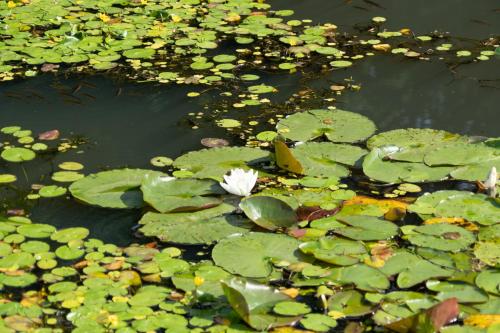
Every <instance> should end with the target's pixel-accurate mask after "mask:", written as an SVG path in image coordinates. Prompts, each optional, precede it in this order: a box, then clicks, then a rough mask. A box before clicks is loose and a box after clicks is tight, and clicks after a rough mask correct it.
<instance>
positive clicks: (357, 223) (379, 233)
mask: <svg viewBox="0 0 500 333" xmlns="http://www.w3.org/2000/svg"><path fill="white" fill-rule="evenodd" d="M338 220H339V221H340V222H342V223H345V224H347V225H348V226H346V227H342V228H336V229H334V232H335V233H337V234H340V235H342V236H344V237H347V238H351V239H355V240H364V241H368V240H384V239H389V238H391V237H394V236H396V235H397V234H398V231H399V228H398V226H397V225H395V224H394V223H392V222H389V221H386V220H383V219H381V218H378V217H374V216H363V215H352V216H345V217H341V218H338Z"/></svg>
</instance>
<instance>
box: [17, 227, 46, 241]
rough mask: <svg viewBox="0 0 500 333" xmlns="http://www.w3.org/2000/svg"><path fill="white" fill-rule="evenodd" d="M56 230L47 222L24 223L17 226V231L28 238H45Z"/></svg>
mask: <svg viewBox="0 0 500 333" xmlns="http://www.w3.org/2000/svg"><path fill="white" fill-rule="evenodd" d="M55 231H56V228H54V227H53V226H51V225H49V224H25V225H21V226H19V227H17V232H18V233H20V234H21V235H23V236H26V237H29V238H47V237H50V235H52V233H54V232H55Z"/></svg>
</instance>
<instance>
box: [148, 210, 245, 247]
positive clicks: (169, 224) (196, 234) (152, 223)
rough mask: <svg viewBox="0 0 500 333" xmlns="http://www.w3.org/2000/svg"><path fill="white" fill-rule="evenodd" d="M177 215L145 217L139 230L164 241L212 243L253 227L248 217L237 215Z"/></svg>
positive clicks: (242, 232)
mask: <svg viewBox="0 0 500 333" xmlns="http://www.w3.org/2000/svg"><path fill="white" fill-rule="evenodd" d="M148 214H154V213H148ZM146 215H147V214H146ZM175 215H177V214H155V215H150V216H152V217H147V216H146V217H143V219H142V220H141V221H142V223H144V224H145V225H144V226H143V227H141V228H140V229H139V230H140V231H141V232H142V233H143V234H144V235H146V236H152V237H156V238H158V239H159V240H160V241H162V242H172V243H178V244H211V243H214V242H216V241H219V240H221V239H223V238H225V237H227V236H231V235H234V234H244V233H247V232H249V231H250V229H251V228H252V224H251V223H250V222H249V221H248V220H247V219H245V218H242V217H240V216H235V215H226V216H218V217H212V218H208V219H203V218H201V219H199V220H196V221H186V220H183V219H179V218H177V217H176V216H175ZM167 216H168V217H167ZM186 230H189V231H188V232H186Z"/></svg>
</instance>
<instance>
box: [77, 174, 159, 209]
mask: <svg viewBox="0 0 500 333" xmlns="http://www.w3.org/2000/svg"><path fill="white" fill-rule="evenodd" d="M146 175H152V176H154V175H156V176H164V174H162V173H161V172H157V171H151V170H141V169H119V170H110V171H103V172H99V173H95V174H91V175H88V176H86V177H85V178H82V179H80V180H78V181H76V182H74V183H73V184H71V186H70V187H69V190H70V192H71V194H72V195H73V196H74V197H75V198H76V199H78V200H81V201H83V202H85V203H88V204H90V205H96V206H101V207H106V208H139V207H142V206H143V205H144V201H143V199H142V192H141V191H140V189H139V187H140V186H141V184H142V182H143V179H144V177H145V176H146Z"/></svg>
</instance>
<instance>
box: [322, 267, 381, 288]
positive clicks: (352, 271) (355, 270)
mask: <svg viewBox="0 0 500 333" xmlns="http://www.w3.org/2000/svg"><path fill="white" fill-rule="evenodd" d="M328 278H329V279H330V280H332V281H335V282H336V283H341V284H351V283H352V284H354V285H355V286H356V288H358V289H361V290H366V291H380V290H385V289H387V288H389V279H388V278H387V277H386V275H385V274H383V273H382V272H381V271H379V270H378V269H376V268H373V267H370V266H368V265H364V264H356V265H352V266H345V267H340V268H334V269H332V273H331V275H330V276H329V277H328Z"/></svg>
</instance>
